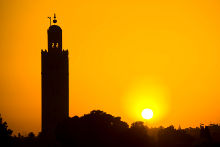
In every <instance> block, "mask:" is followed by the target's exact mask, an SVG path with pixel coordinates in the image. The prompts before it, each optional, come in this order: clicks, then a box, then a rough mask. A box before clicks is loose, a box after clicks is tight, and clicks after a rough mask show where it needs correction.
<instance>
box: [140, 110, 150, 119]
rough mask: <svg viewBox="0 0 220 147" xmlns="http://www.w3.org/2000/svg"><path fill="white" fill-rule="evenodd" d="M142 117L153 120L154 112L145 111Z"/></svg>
mask: <svg viewBox="0 0 220 147" xmlns="http://www.w3.org/2000/svg"><path fill="white" fill-rule="evenodd" d="M141 115H142V117H143V118H144V119H151V118H152V117H153V111H152V110H151V109H144V110H143V111H142V113H141Z"/></svg>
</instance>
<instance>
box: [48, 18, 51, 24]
mask: <svg viewBox="0 0 220 147" xmlns="http://www.w3.org/2000/svg"><path fill="white" fill-rule="evenodd" d="M48 18H49V19H50V26H51V17H48Z"/></svg>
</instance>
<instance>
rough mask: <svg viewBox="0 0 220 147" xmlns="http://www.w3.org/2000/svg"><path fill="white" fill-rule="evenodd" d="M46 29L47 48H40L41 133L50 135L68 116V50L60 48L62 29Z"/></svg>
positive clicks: (53, 27) (52, 26) (51, 26)
mask: <svg viewBox="0 0 220 147" xmlns="http://www.w3.org/2000/svg"><path fill="white" fill-rule="evenodd" d="M49 19H50V27H49V29H48V30H47V35H48V50H41V80H42V130H41V131H42V134H44V135H46V136H50V135H52V134H54V130H55V128H56V126H57V124H58V123H59V122H61V121H62V120H64V119H66V118H68V116H69V61H68V50H63V49H62V29H61V28H60V27H59V26H58V25H56V23H57V20H56V16H55V14H54V20H53V25H51V17H49Z"/></svg>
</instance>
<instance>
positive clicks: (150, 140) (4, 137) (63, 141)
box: [0, 110, 220, 147]
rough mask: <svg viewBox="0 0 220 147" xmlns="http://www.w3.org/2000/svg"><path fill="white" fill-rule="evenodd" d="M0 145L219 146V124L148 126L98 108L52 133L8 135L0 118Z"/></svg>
mask: <svg viewBox="0 0 220 147" xmlns="http://www.w3.org/2000/svg"><path fill="white" fill-rule="evenodd" d="M0 146H15V147H29V146H30V147H42V146H45V147H47V146H55V147H56V146H58V147H62V146H64V147H65V146H67V147H70V146H73V147H191V146H192V147H194V146H198V147H200V146H201V147H203V146H220V126H219V125H217V124H210V125H209V126H204V125H201V126H200V128H199V127H197V128H186V129H181V128H180V127H179V128H178V129H175V128H174V126H169V127H166V128H164V127H158V128H148V127H147V126H145V125H144V123H143V122H140V121H138V122H134V123H132V124H131V126H130V127H129V125H128V124H127V123H126V122H123V121H121V118H120V117H114V116H112V115H110V114H107V113H105V112H103V111H100V110H95V111H91V112H90V113H89V114H85V115H84V116H82V117H78V116H74V117H72V118H68V119H67V120H65V121H63V122H62V123H60V124H59V125H58V126H57V128H56V130H55V132H54V134H53V135H52V136H51V137H50V138H48V137H46V136H45V135H44V134H41V133H40V134H38V135H37V136H35V135H34V133H32V132H31V133H29V134H28V136H22V135H20V134H18V135H16V136H12V130H10V129H8V126H7V123H6V122H4V121H3V120H2V118H1V117H0Z"/></svg>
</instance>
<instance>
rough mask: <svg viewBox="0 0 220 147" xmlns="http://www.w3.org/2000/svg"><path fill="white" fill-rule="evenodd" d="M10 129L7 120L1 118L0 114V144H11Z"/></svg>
mask: <svg viewBox="0 0 220 147" xmlns="http://www.w3.org/2000/svg"><path fill="white" fill-rule="evenodd" d="M11 135H12V130H10V129H8V125H7V122H4V121H3V120H2V117H1V114H0V146H1V145H2V146H11V145H12V136H11Z"/></svg>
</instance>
